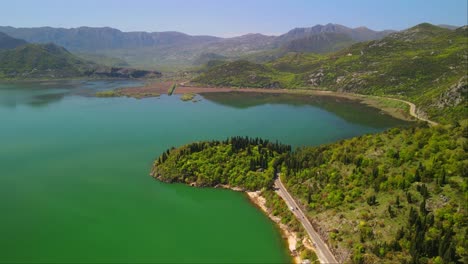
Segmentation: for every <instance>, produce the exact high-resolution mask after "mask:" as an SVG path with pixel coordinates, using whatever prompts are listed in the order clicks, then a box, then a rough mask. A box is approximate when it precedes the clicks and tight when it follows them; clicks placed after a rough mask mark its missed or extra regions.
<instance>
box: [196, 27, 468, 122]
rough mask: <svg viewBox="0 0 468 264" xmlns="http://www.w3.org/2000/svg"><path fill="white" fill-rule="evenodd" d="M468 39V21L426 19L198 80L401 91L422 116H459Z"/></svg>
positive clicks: (226, 67)
mask: <svg viewBox="0 0 468 264" xmlns="http://www.w3.org/2000/svg"><path fill="white" fill-rule="evenodd" d="M315 36H317V35H315ZM467 40H468V27H467V26H464V27H460V28H457V29H455V30H450V29H446V28H442V27H438V26H434V25H431V24H427V23H423V24H420V25H417V26H415V27H412V28H410V29H407V30H404V31H400V32H396V33H393V34H390V35H388V36H386V37H384V38H382V39H380V40H371V41H363V42H359V43H355V44H352V45H351V46H349V47H347V48H344V49H341V50H340V51H337V52H333V53H329V54H314V53H288V54H286V55H284V56H282V57H280V58H278V59H275V60H272V61H270V62H267V63H263V64H256V63H253V62H249V61H246V60H239V61H234V62H225V63H220V64H217V65H214V66H213V67H211V68H208V69H207V70H205V71H204V72H203V73H202V74H201V75H200V76H198V77H197V78H196V79H195V80H194V81H195V82H197V83H200V84H202V85H213V86H237V87H259V88H301V89H321V90H333V91H339V92H353V93H359V94H369V95H385V96H393V97H395V96H396V97H399V98H402V99H407V100H409V101H412V102H414V103H416V104H417V105H418V106H419V107H420V108H419V111H420V114H421V115H425V114H428V115H429V116H431V117H432V118H435V119H436V120H439V121H444V119H445V121H447V120H457V119H459V118H460V117H462V116H466V115H468V112H467V110H466V109H468V107H467V105H466V100H464V98H466V97H467V96H468V78H467V77H466V73H467V72H466V69H467V67H468V63H467V59H466V58H467V45H466V43H467V42H468V41H467Z"/></svg>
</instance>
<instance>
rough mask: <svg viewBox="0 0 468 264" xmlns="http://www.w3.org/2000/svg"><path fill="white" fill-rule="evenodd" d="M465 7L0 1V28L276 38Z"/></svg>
mask: <svg viewBox="0 0 468 264" xmlns="http://www.w3.org/2000/svg"><path fill="white" fill-rule="evenodd" d="M467 8H468V7H467V0H326V1H325V0H322V1H318V0H281V1H280V0H217V1H216V0H184V1H182V0H164V1H159V0H113V1H111V0H74V1H67V0H29V1H28V0H0V25H3V26H7V25H8V26H14V27H38V26H52V27H65V28H70V27H79V26H91V27H101V26H109V27H114V28H118V29H120V30H122V31H181V32H185V33H188V34H192V35H216V36H234V35H242V34H246V33H264V34H281V33H284V32H287V31H288V30H290V29H292V28H295V27H309V26H313V25H316V24H326V23H330V22H331V23H338V24H343V25H345V26H349V27H357V26H367V27H369V28H371V29H376V30H382V29H397V30H400V29H405V28H408V27H410V26H414V25H416V24H419V23H421V22H429V23H433V24H452V25H465V24H468V22H467Z"/></svg>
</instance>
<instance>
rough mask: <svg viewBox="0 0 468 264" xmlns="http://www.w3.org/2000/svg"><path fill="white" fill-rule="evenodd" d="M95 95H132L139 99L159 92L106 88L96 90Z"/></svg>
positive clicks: (156, 95)
mask: <svg viewBox="0 0 468 264" xmlns="http://www.w3.org/2000/svg"><path fill="white" fill-rule="evenodd" d="M94 95H95V96H96V97H121V96H126V97H133V98H136V99H141V98H145V97H159V96H160V94H159V93H154V92H139V93H126V92H125V91H123V90H122V89H115V90H108V91H102V92H97V93H95V94H94Z"/></svg>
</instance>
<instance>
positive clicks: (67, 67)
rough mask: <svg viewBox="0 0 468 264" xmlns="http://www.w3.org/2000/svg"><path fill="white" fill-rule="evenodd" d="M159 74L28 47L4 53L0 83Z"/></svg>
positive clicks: (0, 58)
mask: <svg viewBox="0 0 468 264" xmlns="http://www.w3.org/2000/svg"><path fill="white" fill-rule="evenodd" d="M159 75H160V73H159V72H154V71H142V70H135V69H129V68H111V67H106V66H101V65H98V64H94V63H91V62H88V61H85V60H82V59H80V58H78V57H77V56H75V55H73V54H71V53H70V52H69V51H67V50H66V49H65V48H63V47H60V46H57V45H55V44H52V43H49V44H26V45H22V46H19V47H17V48H15V49H9V50H5V51H1V52H0V79H2V78H7V79H28V78H70V77H85V76H88V77H93V76H96V77H119V78H139V77H157V76H159Z"/></svg>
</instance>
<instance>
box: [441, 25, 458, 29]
mask: <svg viewBox="0 0 468 264" xmlns="http://www.w3.org/2000/svg"><path fill="white" fill-rule="evenodd" d="M437 26H438V27H441V28H446V29H451V30H454V29H457V28H459V27H458V26H454V25H446V24H439V25H437Z"/></svg>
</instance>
